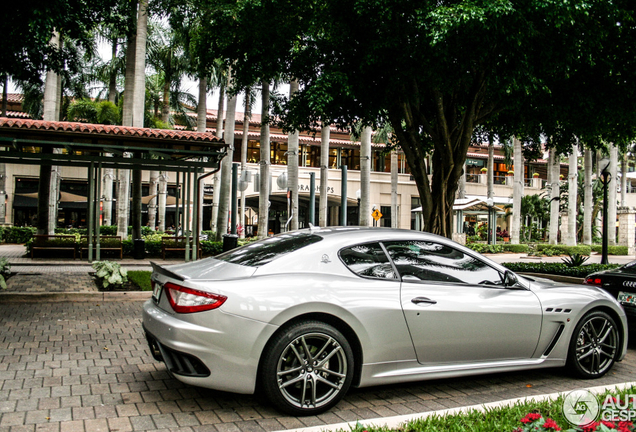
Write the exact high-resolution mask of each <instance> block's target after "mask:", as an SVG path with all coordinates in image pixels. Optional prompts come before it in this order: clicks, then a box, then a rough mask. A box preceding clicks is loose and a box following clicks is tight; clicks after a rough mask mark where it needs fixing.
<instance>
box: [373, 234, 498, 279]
mask: <svg viewBox="0 0 636 432" xmlns="http://www.w3.org/2000/svg"><path fill="white" fill-rule="evenodd" d="M384 246H385V247H386V250H387V252H388V253H389V256H390V257H391V259H392V260H393V263H394V264H395V267H396V268H397V271H398V273H399V274H400V276H401V277H402V278H404V277H405V276H406V279H407V280H408V279H415V278H417V279H419V280H428V281H438V282H450V283H463V284H471V285H477V284H487V285H501V284H502V280H501V274H500V273H499V272H498V271H497V270H495V269H494V268H492V267H490V266H489V265H488V264H486V263H485V262H483V261H481V260H479V259H477V258H474V257H472V256H470V255H466V254H465V253H463V252H461V251H459V250H457V249H455V248H452V247H450V246H446V245H443V244H440V243H435V242H427V241H418V240H405V241H394V242H385V243H384Z"/></svg>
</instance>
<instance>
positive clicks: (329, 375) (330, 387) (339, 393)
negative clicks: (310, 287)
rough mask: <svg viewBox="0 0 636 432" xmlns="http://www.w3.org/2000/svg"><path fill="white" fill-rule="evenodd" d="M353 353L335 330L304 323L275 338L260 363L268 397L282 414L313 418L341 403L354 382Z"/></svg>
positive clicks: (264, 387) (321, 325) (316, 322)
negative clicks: (310, 416)
mask: <svg viewBox="0 0 636 432" xmlns="http://www.w3.org/2000/svg"><path fill="white" fill-rule="evenodd" d="M353 368H354V360H353V351H352V350H351V346H350V345H349V343H348V342H347V339H346V338H345V337H344V336H343V335H342V333H340V332H339V331H338V330H337V329H336V328H334V327H332V326H330V325H328V324H325V323H323V322H319V321H305V322H301V323H297V324H294V325H292V326H290V327H288V328H286V329H285V330H284V331H283V332H281V333H279V334H277V335H275V336H274V338H273V339H272V340H271V341H270V344H269V345H268V349H267V350H266V352H265V357H264V361H263V368H262V371H261V379H262V384H263V390H264V392H265V394H266V395H267V397H268V398H269V400H270V401H272V403H273V404H274V405H276V407H277V408H279V409H280V410H281V411H284V412H287V413H289V414H293V415H315V414H319V413H321V412H324V411H326V410H328V409H329V408H331V407H333V406H334V405H335V404H337V403H338V401H340V399H342V397H343V396H344V395H345V393H346V392H347V390H348V389H349V386H350V385H351V380H352V378H353Z"/></svg>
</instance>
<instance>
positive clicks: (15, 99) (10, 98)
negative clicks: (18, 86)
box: [0, 93, 24, 103]
mask: <svg viewBox="0 0 636 432" xmlns="http://www.w3.org/2000/svg"><path fill="white" fill-rule="evenodd" d="M23 100H24V95H22V94H20V93H8V94H7V102H9V103H21V102H22V101H23ZM0 101H2V96H0Z"/></svg>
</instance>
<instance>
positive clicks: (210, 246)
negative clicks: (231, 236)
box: [201, 237, 223, 256]
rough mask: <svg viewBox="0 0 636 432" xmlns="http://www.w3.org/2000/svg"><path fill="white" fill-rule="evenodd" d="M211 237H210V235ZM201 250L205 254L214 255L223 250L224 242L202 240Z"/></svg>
mask: <svg viewBox="0 0 636 432" xmlns="http://www.w3.org/2000/svg"><path fill="white" fill-rule="evenodd" d="M208 238H209V237H208ZM201 251H202V252H203V255H204V256H210V255H212V256H214V255H218V254H220V253H221V252H223V242H218V241H210V240H205V241H202V242H201Z"/></svg>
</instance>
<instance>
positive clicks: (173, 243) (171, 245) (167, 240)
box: [161, 236, 202, 260]
mask: <svg viewBox="0 0 636 432" xmlns="http://www.w3.org/2000/svg"><path fill="white" fill-rule="evenodd" d="M193 241H195V242H196V239H193ZM185 246H186V238H185V237H182V236H177V237H161V258H162V259H164V260H165V259H166V252H175V251H176V252H180V251H183V252H185ZM201 252H202V249H201V245H199V255H198V256H199V258H200V257H201V256H202V253H201Z"/></svg>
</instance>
